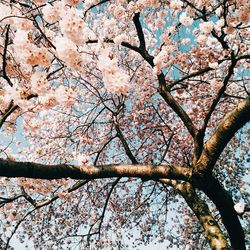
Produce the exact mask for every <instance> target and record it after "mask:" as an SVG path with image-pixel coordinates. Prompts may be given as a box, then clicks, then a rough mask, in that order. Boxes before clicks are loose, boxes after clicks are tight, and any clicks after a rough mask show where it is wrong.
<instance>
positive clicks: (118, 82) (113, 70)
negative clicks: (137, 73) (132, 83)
mask: <svg viewBox="0 0 250 250" xmlns="http://www.w3.org/2000/svg"><path fill="white" fill-rule="evenodd" d="M97 66H98V68H99V69H100V70H101V71H102V76H103V82H104V86H105V88H106V89H107V90H108V91H110V92H111V93H115V94H126V93H127V92H128V90H129V80H130V77H129V75H127V74H126V73H125V72H124V71H123V70H122V69H121V68H120V67H119V66H118V59H117V58H115V56H114V54H113V53H112V52H111V50H110V49H103V50H101V53H100V55H99V57H98V64H97Z"/></svg>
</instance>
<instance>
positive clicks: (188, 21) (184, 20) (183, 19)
mask: <svg viewBox="0 0 250 250" xmlns="http://www.w3.org/2000/svg"><path fill="white" fill-rule="evenodd" d="M179 20H180V22H181V23H182V24H183V25H185V26H190V25H191V24H192V23H193V21H194V20H193V18H191V17H189V16H187V13H186V12H183V13H182V14H181V15H180V18H179Z"/></svg>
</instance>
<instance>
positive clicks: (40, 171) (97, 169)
mask: <svg viewBox="0 0 250 250" xmlns="http://www.w3.org/2000/svg"><path fill="white" fill-rule="evenodd" d="M0 176H5V177H26V178H34V179H47V180H51V179H61V178H72V179H86V180H92V179H102V178H113V177H137V178H147V179H159V178H169V179H179V180H189V179H190V178H191V169H190V168H186V167H179V166H168V165H159V166H155V165H143V164H137V165H136V164H134V165H132V164H131V165H129V164H127V165H126V164H124V165H114V164H113V165H112V164H110V165H99V166H72V165H66V164H58V165H46V164H40V163H34V162H15V161H10V160H0Z"/></svg>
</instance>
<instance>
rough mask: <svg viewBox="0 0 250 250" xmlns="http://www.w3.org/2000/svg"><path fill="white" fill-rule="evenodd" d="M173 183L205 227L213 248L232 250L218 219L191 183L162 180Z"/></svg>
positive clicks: (213, 249) (216, 249) (214, 249)
mask: <svg viewBox="0 0 250 250" xmlns="http://www.w3.org/2000/svg"><path fill="white" fill-rule="evenodd" d="M161 182H163V183H166V184H170V185H172V186H173V187H174V188H175V190H176V191H177V192H178V193H179V194H180V195H181V196H182V197H183V198H184V199H185V201H186V202H187V204H188V206H189V207H190V208H191V209H192V211H193V212H194V214H195V215H196V217H197V218H198V220H199V222H200V224H201V226H202V227H203V229H204V234H205V236H206V238H207V240H208V242H209V245H210V247H211V249H212V250H230V249H231V247H230V246H229V245H228V242H227V239H226V237H225V235H224V234H223V232H222V231H221V229H220V226H219V225H218V223H217V221H216V220H215V218H214V217H213V215H212V214H211V212H210V210H209V207H208V205H207V204H206V202H205V201H204V200H203V199H201V198H200V197H199V196H198V195H197V193H196V192H195V190H194V188H193V187H192V185H191V184H190V183H177V182H176V181H168V180H161Z"/></svg>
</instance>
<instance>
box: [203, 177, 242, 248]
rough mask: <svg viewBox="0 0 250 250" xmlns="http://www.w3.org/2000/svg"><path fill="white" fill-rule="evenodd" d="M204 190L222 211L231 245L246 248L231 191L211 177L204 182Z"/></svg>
mask: <svg viewBox="0 0 250 250" xmlns="http://www.w3.org/2000/svg"><path fill="white" fill-rule="evenodd" d="M202 190H203V191H204V192H205V194H206V195H207V196H208V197H209V198H210V199H211V200H212V201H213V203H214V204H215V206H216V208H217V209H218V211H219V212H220V215H221V219H222V222H223V224H224V226H225V228H226V230H227V232H228V235H229V238H230V242H231V245H232V247H233V249H234V250H245V249H246V246H245V235H244V231H243V229H242V226H241V224H240V221H239V218H238V216H237V213H236V211H235V210H234V202H233V200H232V197H231V195H230V193H229V192H227V191H226V190H225V189H224V188H223V187H222V185H221V184H220V183H219V181H218V180H217V179H215V178H214V177H210V178H209V180H207V181H206V182H204V185H203V187H202Z"/></svg>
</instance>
